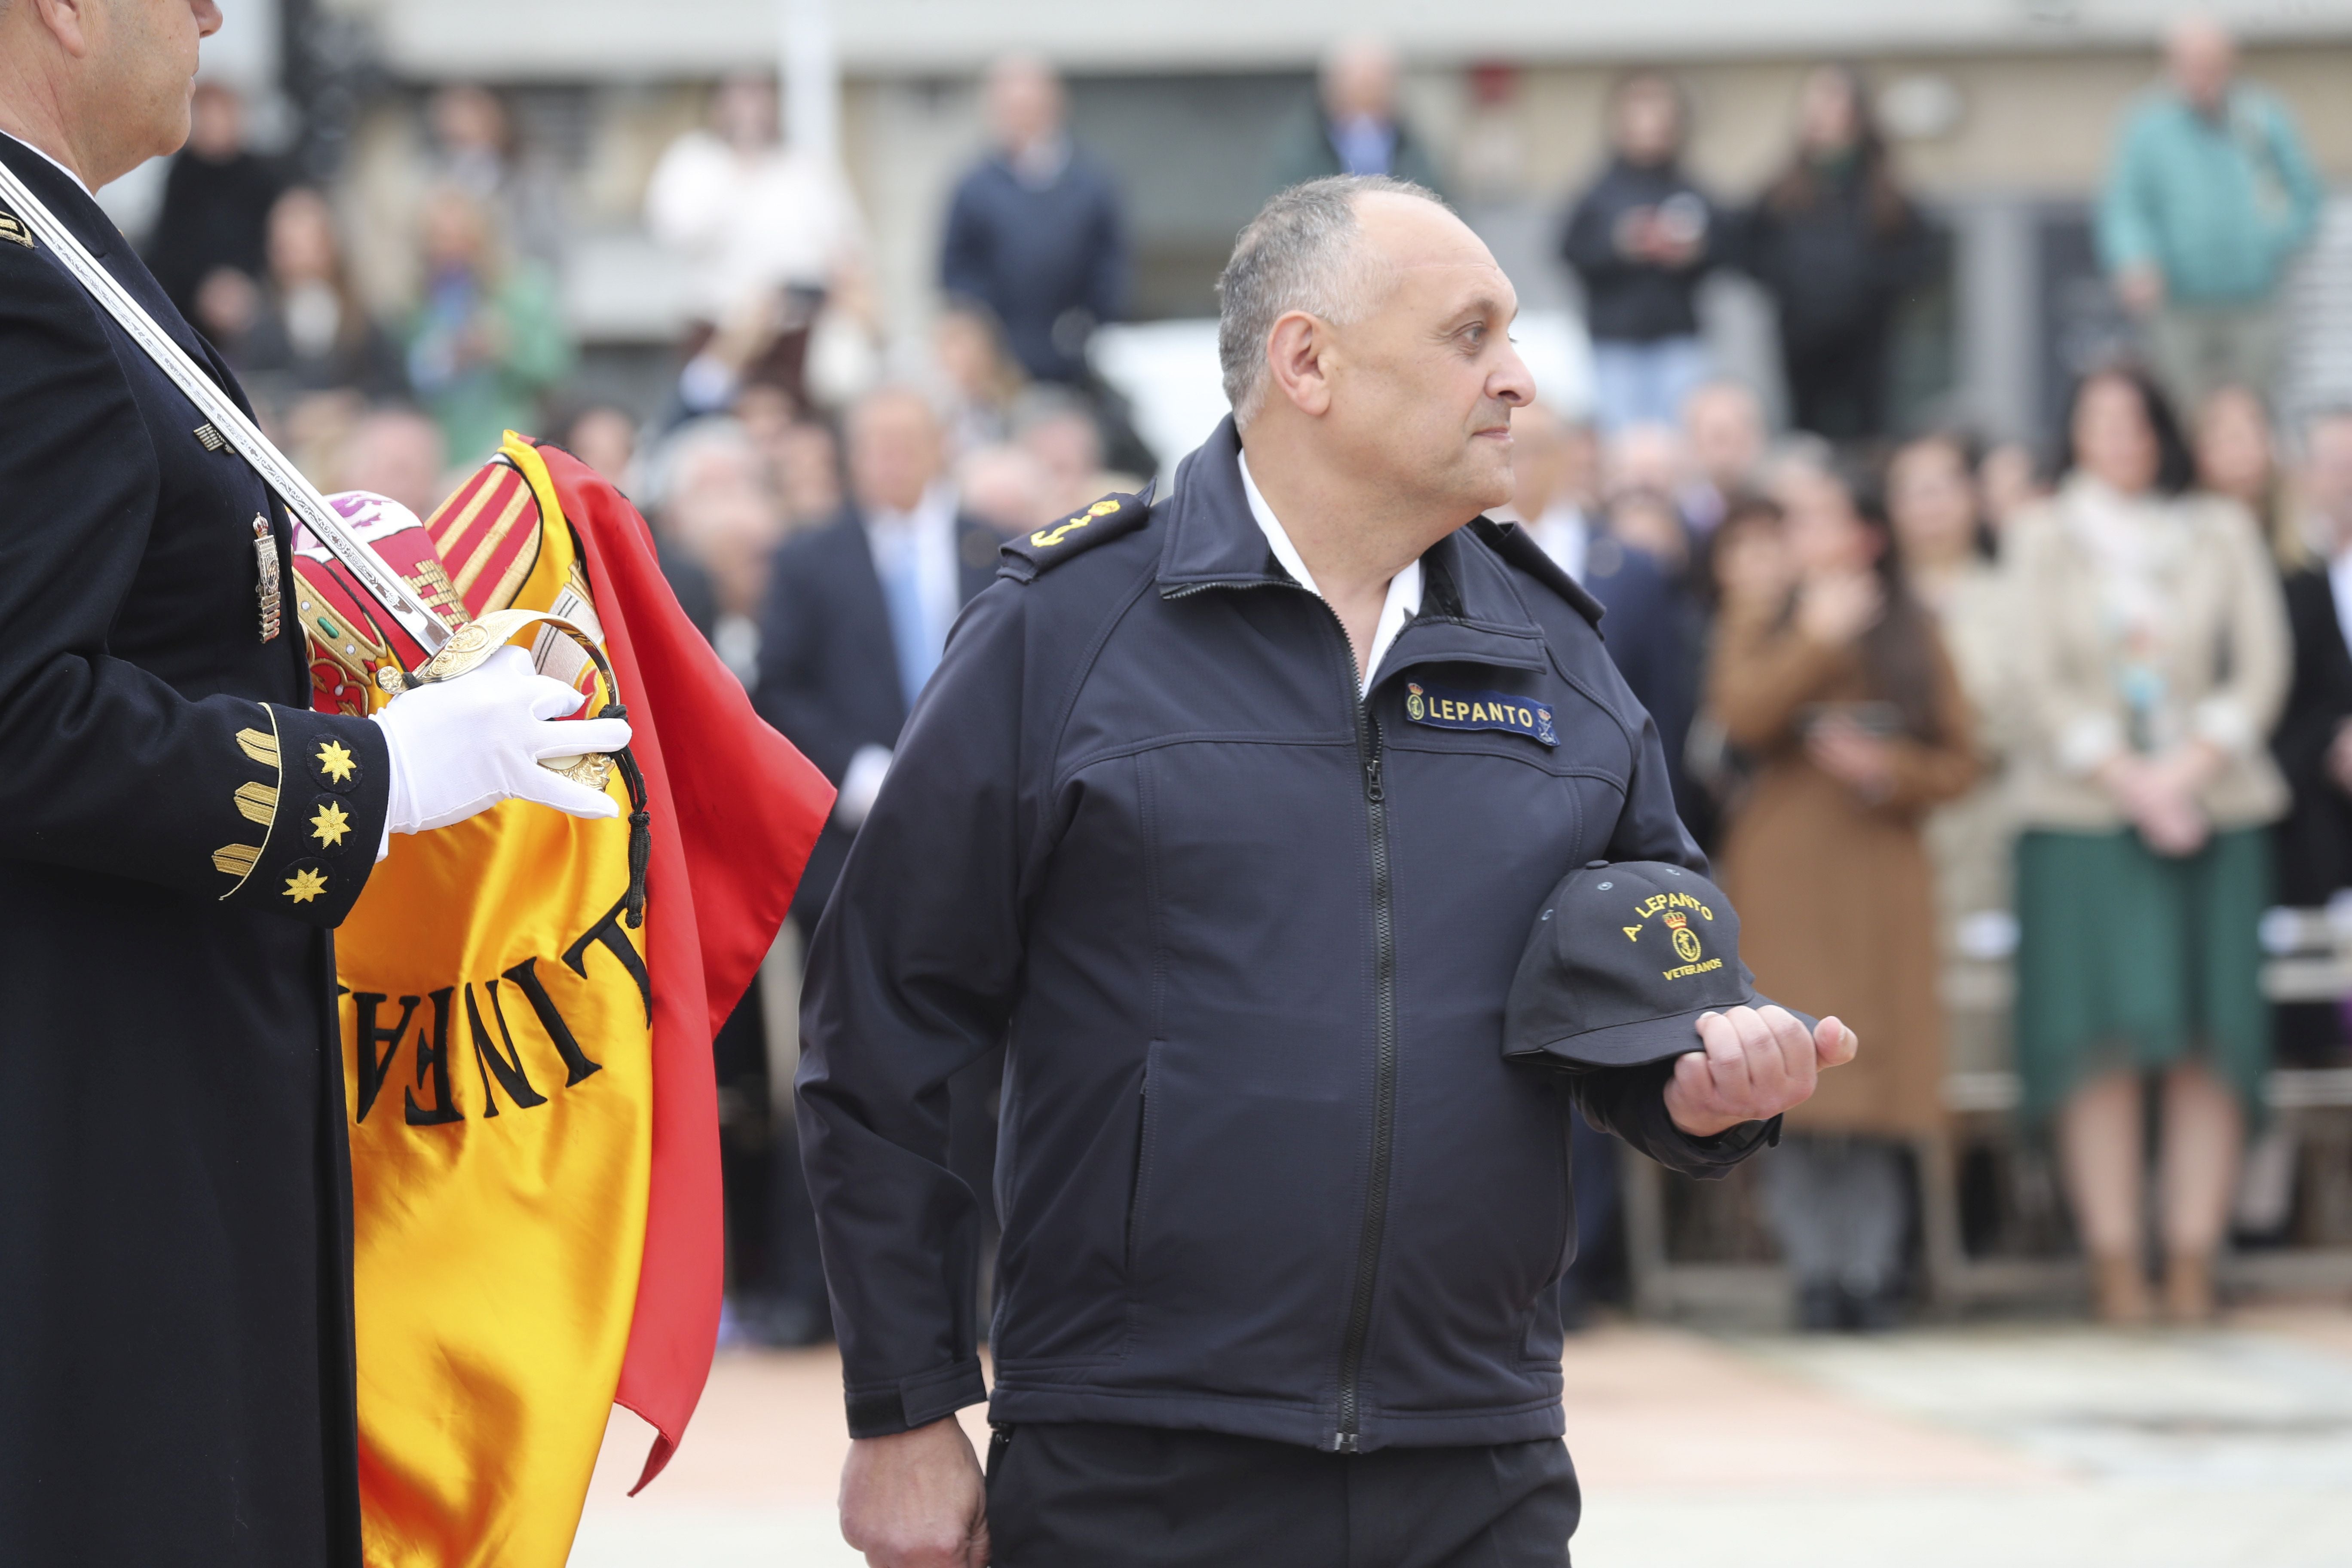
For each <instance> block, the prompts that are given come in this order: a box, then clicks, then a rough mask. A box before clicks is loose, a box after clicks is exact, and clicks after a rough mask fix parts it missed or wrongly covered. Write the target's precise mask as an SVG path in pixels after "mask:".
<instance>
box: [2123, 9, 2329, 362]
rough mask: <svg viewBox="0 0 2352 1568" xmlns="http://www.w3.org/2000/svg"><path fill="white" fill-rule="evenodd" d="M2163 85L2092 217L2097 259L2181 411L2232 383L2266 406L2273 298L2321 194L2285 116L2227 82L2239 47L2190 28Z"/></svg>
mask: <svg viewBox="0 0 2352 1568" xmlns="http://www.w3.org/2000/svg"><path fill="white" fill-rule="evenodd" d="M2165 54H2166V62H2167V77H2168V80H2167V81H2166V82H2165V83H2164V84H2163V85H2161V86H2158V87H2155V88H2152V89H2149V90H2148V92H2147V94H2146V95H2145V96H2143V97H2142V98H2141V99H2140V100H2139V101H2138V103H2137V106H2136V107H2135V108H2134V109H2133V110H2132V111H2131V114H2130V116H2129V118H2128V119H2127V120H2126V121H2125V125H2124V132H2123V137H2122V141H2121V143H2120V145H2119V146H2118V148H2117V150H2116V160H2115V164H2114V167H2113V169H2112V170H2111V171H2110V173H2109V174H2108V177H2107V186H2106V191H2105V195H2103V196H2102V198H2101V200H2100V204H2099V216H2098V226H2099V252H2100V257H2101V259H2102V260H2103V261H2104V262H2105V265H2106V268H2107V270H2108V272H2109V273H2110V274H2111V275H2112V276H2113V278H2114V279H2115V285H2116V293H2117V294H2118V295H2119V296H2120V297H2121V298H2122V300H2123V302H2124V304H2125V306H2126V308H2127V309H2129V310H2131V311H2132V312H2133V314H2135V315H2136V316H2137V317H2139V319H2140V321H2141V324H2142V328H2143V331H2144V332H2145V334H2146V340H2147V354H2148V357H2149V359H2150V360H2151V361H2152V362H2153V363H2154V365H2155V368H2156V370H2157V374H2158V376H2159V377H2160V378H2161V379H2162V381H2163V382H2164V384H2165V390H2166V392H2167V393H2168V394H2169V395H2170V396H2171V397H2172V399H2173V401H2174V403H2175V404H2176V405H2178V406H2179V407H2183V408H2195V407H2198V406H2200V405H2202V404H2203V403H2204V401H2205V399H2206V397H2207V396H2208V395H2210V394H2211V393H2212V391H2213V390H2214V388H2216V387H2218V386H2221V385H2223V384H2229V383H2236V384H2241V385H2244V386H2251V387H2254V388H2256V389H2258V390H2260V391H2262V392H2263V394H2264V395H2269V394H2270V393H2271V392H2272V391H2273V389H2274V386H2275V384H2276V381H2277V374H2278V365H2279V357H2280V348H2281V341H2282V340H2281V333H2280V328H2279V321H2278V311H2277V305H2276V298H2275V297H2276V294H2277V291H2278V283H2279V279H2280V278H2281V276H2282V275H2283V274H2284V271H2285V269H2286V264H2287V262H2288V260H2289V259H2290V258H2292V257H2293V256H2294V252H2295V251H2296V250H2297V249H2298V248H2299V247H2301V246H2302V245H2303V243H2304V242H2305V240H2307V239H2309V238H2310V237H2311V232H2312V229H2313V227H2314V226H2315V225H2316V224H2317V222H2318V217H2319V204H2320V200H2321V195H2322V192H2321V188H2320V184H2319V180H2318V177H2317V176H2316V175H2315V174H2313V172H2312V167H2311V160H2310V158H2309V156H2308V155H2307V154H2306V153H2305V151H2304V146H2303V140H2302V137H2301V136H2300V135H2299V134H2298V133H2297V132H2296V130H2295V126H2294V119H2293V118H2292V116H2290V115H2289V114H2288V112H2287V110H2286V106H2285V105H2284V104H2283V103H2282V102H2280V101H2279V100H2278V99H2277V98H2276V97H2275V96H2274V95H2273V94H2272V93H2270V92H2268V91H2266V90H2264V89H2262V88H2259V87H2255V86H2252V84H2250V83H2246V82H2242V81H2240V80H2238V79H2236V72H2237V64H2238V58H2237V46H2236V44H2235V42H2234V41H2233V40H2232V39H2231V37H2230V35H2229V33H2228V32H2227V31H2225V30H2224V29H2223V28H2222V27H2221V25H2220V24H2219V23H2217V22H2215V21H2213V20H2211V19H2210V17H2205V16H2191V17H2189V18H2188V19H2186V20H2184V21H2182V22H2180V23H2179V24H2178V25H2177V26H2174V28H2173V29H2172V32H2171V34H2170V35H2169V37H2168V38H2167V40H2166V47H2165Z"/></svg>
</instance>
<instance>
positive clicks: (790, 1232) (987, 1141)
mask: <svg viewBox="0 0 2352 1568" xmlns="http://www.w3.org/2000/svg"><path fill="white" fill-rule="evenodd" d="M847 434H848V448H849V450H848V458H849V500H848V503H847V504H846V505H845V506H844V507H843V508H842V510H841V513H840V515H839V516H837V517H835V519H834V520H833V521H831V522H829V523H826V524H824V525H823V526H821V527H819V528H817V529H815V530H814V531H810V532H807V533H803V534H801V535H799V536H798V537H796V538H794V539H793V541H792V542H789V543H787V544H786V545H785V546H784V547H783V549H782V550H781V551H779V552H777V555H776V559H775V564H774V566H773V568H772V572H771V575H770V577H769V583H768V604H767V609H766V612H765V614H764V615H763V616H761V626H760V671H759V680H758V683H757V685H756V686H755V687H754V689H753V692H752V700H753V702H754V703H755V704H756V706H757V707H758V708H759V710H760V713H761V716H762V717H763V718H765V719H766V720H767V721H768V722H770V723H771V724H773V725H774V726H775V727H776V728H777V729H779V730H781V731H783V733H784V734H785V736H786V737H787V738H789V739H790V740H791V741H792V742H793V745H795V746H798V747H799V748H800V749H801V752H802V754H803V755H804V756H806V757H807V758H808V759H809V760H810V761H811V762H813V763H815V764H816V765H817V766H818V767H820V768H822V769H824V775H825V777H827V778H829V779H831V780H833V782H834V783H835V784H836V785H837V786H838V787H839V788H840V791H841V795H840V798H839V800H838V801H837V802H836V803H835V805H834V810H833V820H832V821H830V822H828V823H827V824H826V825H825V829H824V835H823V837H820V838H818V840H817V844H816V849H815V851H814V853H813V854H811V855H810V857H809V863H808V870H807V871H806V872H805V873H803V876H802V878H801V885H800V890H799V891H798V892H797V893H795V894H794V895H793V923H794V924H795V925H797V926H798V927H799V928H800V931H801V935H802V937H803V940H805V938H806V937H807V935H808V933H809V932H810V931H814V930H815V929H816V920H817V916H818V915H820V914H822V913H823V912H824V903H825V900H826V899H827V898H828V897H829V896H831V894H832V892H833V884H834V882H835V879H837V878H839V877H840V875H841V864H842V861H843V860H844V859H845V858H847V857H848V854H849V845H850V841H851V840H852V839H854V838H855V837H856V836H857V829H858V826H860V825H861V824H862V823H864V822H865V820H866V813H867V812H868V811H870V810H871V809H873V805H874V797H875V795H877V794H878V793H879V792H880V791H881V788H882V779H883V776H884V775H885V774H886V773H888V772H889V771H890V754H891V752H892V751H893V750H894V749H895V748H896V747H897V745H898V731H900V730H901V729H903V728H905V726H906V722H907V715H908V712H909V711H910V710H912V709H913V708H914V705H915V699H916V697H917V696H918V695H919V693H920V692H921V691H922V689H923V683H924V682H925V681H926V680H928V679H930V674H931V670H932V668H934V667H935V666H937V665H938V663H939V662H940V652H941V651H942V650H943V649H944V648H945V647H946V646H947V638H948V628H949V627H950V626H952V625H954V624H955V618H956V616H958V615H959V614H960V613H961V611H962V609H963V606H964V603H965V601H967V600H969V599H970V598H971V596H972V595H974V594H977V593H979V592H980V590H981V589H982V588H984V587H986V586H987V585H988V584H989V583H990V582H992V581H993V580H994V578H995V575H996V552H997V547H998V546H999V545H1001V544H1002V543H1003V540H1004V536H1003V533H1001V532H999V531H997V530H995V529H993V528H991V527H990V526H989V525H988V524H987V523H985V522H982V521H979V520H977V519H975V518H971V517H968V516H966V515H964V514H963V512H962V511H961V508H960V506H959V504H958V498H957V494H956V490H955V488H954V487H953V486H952V485H951V484H950V482H949V481H948V478H947V442H946V439H945V432H944V431H943V430H942V429H941V427H940V419H939V416H938V414H937V412H936V411H935V410H934V409H933V408H932V407H931V405H930V404H929V401H928V400H927V399H926V398H925V397H924V396H923V395H922V394H920V393H919V392H916V391H914V390H912V389H910V388H908V387H903V386H886V387H883V388H881V389H880V390H878V391H876V392H872V393H869V394H867V395H866V397H865V398H864V399H863V400H862V401H860V402H859V403H858V404H857V405H856V406H855V407H853V408H852V409H851V410H850V413H849V419H848V431H847ZM1002 1060H1003V1058H1002V1057H1001V1056H994V1057H991V1058H986V1059H984V1060H982V1061H981V1062H979V1063H976V1064H975V1065H974V1066H973V1067H972V1068H970V1069H969V1070H967V1071H966V1072H965V1073H964V1074H962V1075H961V1077H959V1078H958V1079H957V1080H956V1081H955V1082H954V1083H953V1084H952V1085H950V1100H951V1103H952V1105H953V1107H954V1110H953V1112H952V1114H953V1116H954V1119H955V1129H954V1140H955V1152H954V1161H953V1163H954V1166H955V1170H956V1173H958V1174H959V1175H961V1176H962V1177H963V1178H964V1180H965V1182H966V1183H967V1184H970V1185H971V1188H972V1190H973V1192H974V1193H975V1194H979V1196H980V1199H981V1204H982V1212H983V1213H988V1212H991V1211H990V1208H989V1204H988V1185H989V1183H988V1172H989V1167H990V1166H991V1165H992V1164H993V1163H994V1162H995V1158H996V1135H995V1125H996V1123H995V1107H994V1103H993V1095H994V1093H995V1089H996V1079H997V1075H998V1069H999V1067H1000V1066H1001V1063H1002ZM782 1166H784V1167H789V1168H788V1169H780V1171H779V1173H778V1175H779V1180H778V1192H777V1196H776V1200H775V1210H776V1212H775V1217H774V1224H775V1228H776V1236H775V1237H774V1242H775V1247H776V1253H777V1258H776V1265H775V1273H776V1275H777V1278H776V1279H775V1281H774V1284H775V1288H776V1289H777V1291H778V1293H779V1296H780V1300H779V1301H778V1302H777V1303H775V1307H776V1310H777V1311H778V1312H779V1313H780V1314H781V1318H780V1321H782V1318H800V1317H806V1318H809V1319H810V1320H811V1321H814V1322H817V1323H822V1322H823V1321H824V1310H825V1301H824V1269H823V1267H822V1265H821V1264H820V1262H819V1261H818V1258H817V1256H816V1247H815V1241H816V1236H815V1224H814V1220H813V1219H812V1218H811V1217H810V1216H809V1213H808V1195H807V1190H806V1188H805V1187H804V1186H803V1185H802V1184H801V1183H800V1181H799V1162H798V1161H797V1159H788V1160H785V1161H783V1162H782ZM795 1337H799V1336H795Z"/></svg>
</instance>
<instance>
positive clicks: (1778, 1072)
mask: <svg viewBox="0 0 2352 1568" xmlns="http://www.w3.org/2000/svg"><path fill="white" fill-rule="evenodd" d="M1698 1037H1699V1043H1700V1044H1701V1045H1702V1046H1704V1047H1706V1048H1705V1049H1704V1050H1698V1051H1693V1052H1691V1053H1689V1054H1688V1055H1686V1056H1684V1057H1682V1058H1680V1059H1678V1060H1677V1061H1676V1062H1675V1076H1674V1078H1673V1079H1671V1080H1669V1081H1668V1083H1667V1084H1666V1114H1667V1115H1668V1116H1670V1117H1672V1118H1673V1119H1674V1123H1675V1126H1676V1127H1678V1128H1680V1129H1682V1131H1685V1132H1686V1133H1688V1134H1690V1135H1691V1136H1692V1137H1694V1138H1712V1137H1714V1136H1715V1135H1716V1134H1717V1133H1719V1132H1727V1131H1730V1130H1731V1129H1732V1128H1734V1127H1737V1126H1738V1125H1739V1124H1740V1123H1741V1122H1743V1121H1769V1120H1770V1119H1771V1118H1773V1117H1775V1116H1778V1115H1780V1113H1781V1112H1782V1111H1784V1110H1788V1109H1789V1108H1790V1107H1791V1106H1795V1105H1801V1104H1803V1103H1804V1102H1805V1101H1806V1100H1810V1099H1811V1098H1812V1093H1813V1085H1814V1084H1815V1082H1817V1081H1818V1080H1819V1079H1820V1077H1821V1073H1822V1069H1823V1068H1833V1067H1841V1066H1843V1065H1844V1064H1845V1063H1847V1062H1850V1061H1852V1060H1853V1053H1854V1051H1855V1049H1856V1048H1857V1047H1859V1046H1860V1045H1861V1044H1862V1042H1861V1040H1860V1039H1858V1038H1857V1037H1855V1035H1854V1032H1853V1030H1852V1029H1849V1028H1847V1027H1846V1026H1844V1025H1843V1024H1841V1023H1839V1022H1838V1021H1837V1020H1836V1019H1835V1018H1823V1019H1822V1021H1821V1023H1820V1024H1819V1025H1818V1026H1816V1027H1815V1028H1814V1030H1813V1032H1812V1033H1811V1034H1810V1035H1808V1034H1807V1033H1806V1032H1805V1026H1804V1025H1802V1024H1801V1023H1799V1022H1798V1021H1797V1020H1796V1018H1795V1017H1794V1016H1791V1015H1790V1013H1789V1011H1788V1010H1787V1009H1786V1008H1782V1007H1734V1008H1732V1009H1731V1010H1730V1011H1729V1012H1727V1013H1706V1014H1703V1015H1701V1016H1700V1017H1699V1020H1698Z"/></svg>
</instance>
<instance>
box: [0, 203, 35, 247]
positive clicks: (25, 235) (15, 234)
mask: <svg viewBox="0 0 2352 1568" xmlns="http://www.w3.org/2000/svg"><path fill="white" fill-rule="evenodd" d="M0 239H13V240H15V241H16V243H17V244H18V245H21V246H23V247H25V248H26V249H27V250H32V249H34V248H36V247H35V246H34V244H33V237H32V235H31V234H30V233H29V232H27V231H26V227H25V226H24V225H23V224H21V223H19V222H17V221H16V215H15V214H14V213H5V212H0Z"/></svg>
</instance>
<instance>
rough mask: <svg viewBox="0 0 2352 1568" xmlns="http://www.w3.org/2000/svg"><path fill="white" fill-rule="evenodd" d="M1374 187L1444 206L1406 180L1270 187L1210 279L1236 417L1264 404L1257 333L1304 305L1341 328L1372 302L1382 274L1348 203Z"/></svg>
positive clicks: (1340, 179) (1364, 178) (1220, 357)
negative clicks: (1276, 190)
mask: <svg viewBox="0 0 2352 1568" xmlns="http://www.w3.org/2000/svg"><path fill="white" fill-rule="evenodd" d="M1382 193H1385V194H1387V195H1400V196H1412V197H1414V198H1416V199H1417V200H1420V201H1425V202H1430V203H1433V204H1434V205H1438V206H1441V207H1443V206H1444V205H1445V203H1444V200H1442V199H1441V198H1440V197H1439V196H1438V195H1437V193H1436V192H1434V191H1433V190H1431V189H1429V188H1428V187H1427V186H1426V185H1417V184H1413V183H1412V181H1411V180H1399V179H1392V178H1391V177H1390V176H1388V175H1386V174H1334V175H1332V176H1330V177H1329V178H1328V179H1321V180H1309V181H1307V183H1306V184H1301V185H1293V186H1291V187H1290V188H1289V189H1288V190H1286V191H1282V192H1279V193H1277V194H1276V195H1275V197H1274V198H1273V199H1272V200H1271V201H1269V202H1267V203H1266V204H1265V206H1263V207H1261V208H1260V209H1259V210H1258V215H1257V216H1255V217H1254V218H1252V219H1250V221H1249V224H1248V226H1246V227H1245V228H1244V229H1243V230H1242V232H1241V235H1240V237H1237V238H1236V239H1235V240H1234V254H1233V257H1232V258H1231V259H1229V260H1228V261H1227V262H1226V263H1225V270H1224V272H1223V274H1222V275H1221V276H1220V277H1219V278H1218V279H1217V364H1218V368H1219V369H1221V370H1222V371H1223V373H1224V381H1225V401H1226V402H1228V403H1230V404H1232V405H1233V408H1234V424H1236V425H1247V424H1248V423H1249V422H1250V421H1251V420H1253V419H1255V418H1256V417H1257V413H1258V410H1259V409H1260V408H1262V407H1264V406H1265V384H1266V370H1265V340H1266V334H1267V333H1269V332H1271V331H1274V323H1275V322H1276V321H1280V320H1281V319H1282V318H1283V317H1284V316H1286V315H1288V314H1289V313H1290V312H1291V311H1293V310H1304V311H1305V312H1307V314H1308V315H1310V316H1315V317H1318V318H1319V319H1321V320H1323V321H1328V322H1330V323H1331V324H1332V325H1334V326H1340V327H1344V326H1347V325H1349V323H1350V322H1353V321H1360V320H1362V319H1363V317H1364V316H1365V314H1366V313H1368V312H1369V311H1370V310H1371V309H1372V307H1373V306H1375V305H1377V304H1378V303H1379V302H1380V300H1381V296H1382V294H1383V293H1384V292H1385V289H1384V285H1385V284H1386V283H1387V282H1388V281H1389V279H1388V278H1387V276H1386V271H1385V269H1384V268H1380V267H1378V266H1377V265H1376V264H1375V263H1373V261H1372V260H1371V259H1370V258H1367V257H1365V256H1364V255H1363V254H1362V250H1361V247H1360V245H1359V244H1358V241H1359V239H1360V237H1361V235H1362V226H1361V225H1360V224H1359V223H1358V222H1357V221H1356V202H1357V198H1359V197H1360V196H1367V195H1376V194H1382ZM1448 210H1449V211H1450V210H1451V209H1450V208H1449V209H1448Z"/></svg>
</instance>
